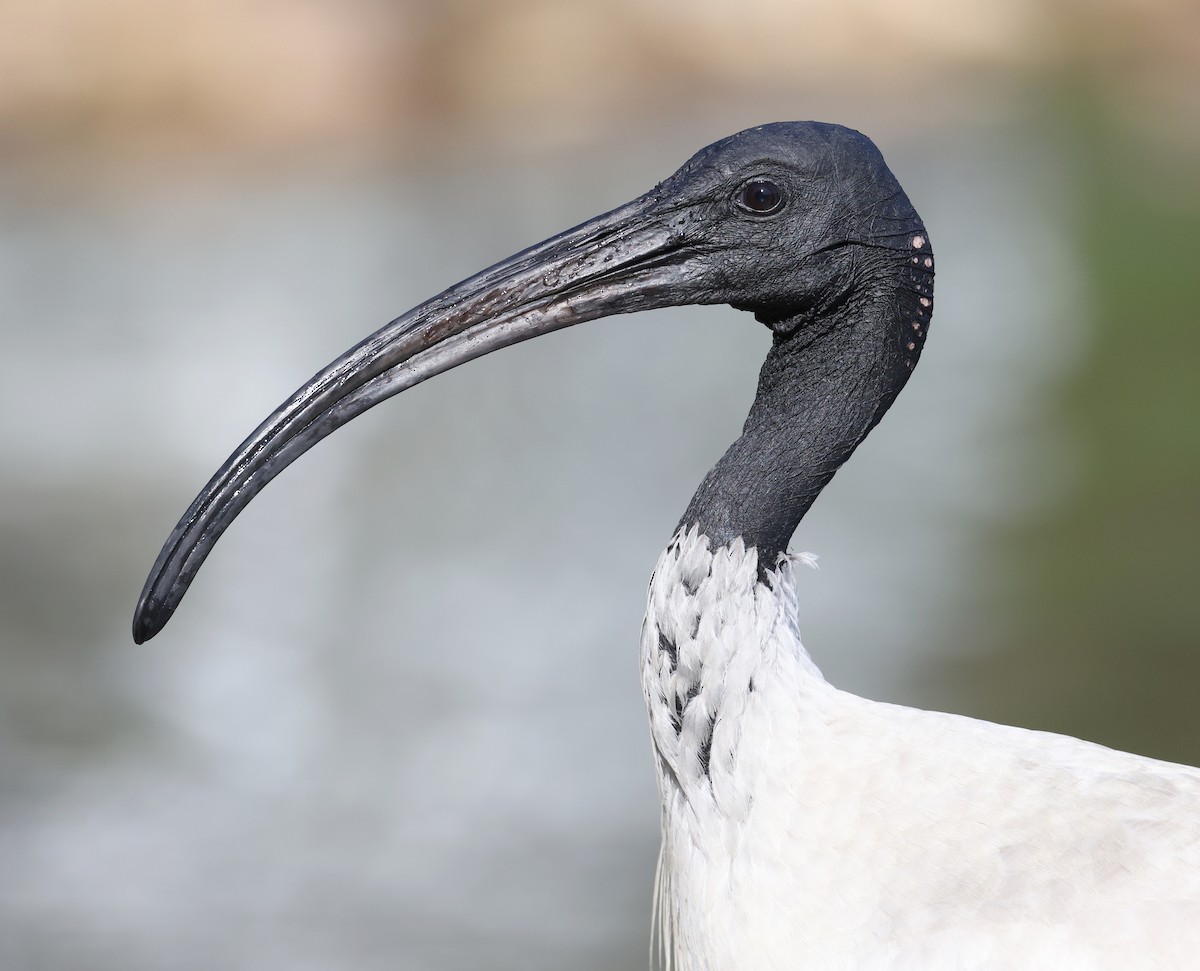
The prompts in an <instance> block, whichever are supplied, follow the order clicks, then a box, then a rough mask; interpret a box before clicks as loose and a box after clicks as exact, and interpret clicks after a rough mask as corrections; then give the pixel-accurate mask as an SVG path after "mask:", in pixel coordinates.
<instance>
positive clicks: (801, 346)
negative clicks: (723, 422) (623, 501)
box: [680, 237, 933, 570]
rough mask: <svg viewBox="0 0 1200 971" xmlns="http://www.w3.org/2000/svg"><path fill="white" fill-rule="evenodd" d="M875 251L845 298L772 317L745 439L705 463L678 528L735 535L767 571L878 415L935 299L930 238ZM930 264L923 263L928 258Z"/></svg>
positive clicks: (716, 541) (915, 354) (917, 344)
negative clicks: (867, 273) (866, 274)
mask: <svg viewBox="0 0 1200 971" xmlns="http://www.w3.org/2000/svg"><path fill="white" fill-rule="evenodd" d="M919 238H920V239H921V242H922V247H921V248H920V249H917V250H909V251H908V252H903V251H902V252H890V251H884V252H882V253H880V252H877V253H873V254H871V255H872V257H874V259H872V262H873V263H875V264H876V265H875V266H873V267H872V273H871V279H870V281H868V283H867V284H866V285H863V286H860V287H858V288H856V289H855V290H854V296H853V297H851V298H850V299H848V300H847V301H846V302H844V303H842V304H840V305H838V306H836V307H832V308H825V309H823V310H822V311H820V312H812V311H809V312H805V313H802V314H796V315H793V316H783V317H782V319H776V320H774V321H773V323H772V329H773V330H774V332H775V337H774V341H773V343H772V345H771V350H770V352H769V353H768V354H767V359H766V361H765V362H764V363H763V366H762V370H761V372H760V373H759V379H758V393H757V395H756V396H755V399H754V404H753V406H752V407H751V409H750V415H749V417H747V419H746V424H745V426H744V427H743V429H742V435H741V437H740V438H739V439H738V440H737V441H736V442H734V443H733V445H731V446H730V447H729V450H728V451H727V452H726V453H725V454H724V455H723V456H722V457H721V460H720V461H719V462H717V464H716V465H715V466H714V467H713V468H712V469H711V470H710V471H709V473H708V474H707V475H706V476H705V477H704V481H703V482H701V483H700V488H699V489H697V491H696V494H695V495H694V496H693V497H692V501H691V503H689V505H688V508H687V511H686V512H685V513H684V515H683V519H682V520H681V521H680V527H690V526H692V525H696V526H698V527H699V531H700V533H701V534H703V535H705V536H707V537H708V538H709V540H710V541H711V543H712V545H713V547H714V548H715V547H717V546H722V545H725V544H727V543H730V542H732V541H733V540H734V539H736V538H738V537H739V536H740V537H741V538H742V540H743V541H744V542H745V544H746V546H747V547H751V546H753V547H756V548H757V549H758V557H759V564H760V568H761V569H764V570H770V569H773V568H774V565H775V561H776V559H777V557H778V555H779V554H780V553H782V552H784V551H785V550H786V549H787V544H788V542H789V541H790V540H791V537H792V533H793V532H795V530H796V527H797V526H798V525H799V523H800V520H801V518H802V517H803V516H804V514H805V513H806V512H807V511H808V508H809V506H811V505H812V504H813V502H814V501H815V500H816V498H817V496H818V495H819V494H820V492H821V490H822V489H824V488H825V485H826V484H827V483H828V482H829V480H830V479H832V478H833V475H834V473H835V472H836V471H837V470H838V469H839V468H840V467H841V466H842V464H843V463H844V462H845V461H846V460H847V459H848V458H849V457H850V454H851V453H852V452H853V451H854V449H855V448H857V447H858V444H859V443H860V442H861V441H862V440H863V439H864V438H866V437H867V433H868V432H870V431H871V429H872V428H874V427H875V425H876V424H877V423H878V422H879V420H880V418H882V417H883V415H884V412H886V411H887V409H888V408H889V407H891V404H892V402H893V401H895V399H896V395H898V394H899V393H900V389H901V388H903V387H904V385H905V382H907V381H908V376H909V375H910V374H911V373H912V370H913V368H914V367H915V366H916V363H917V359H918V358H919V357H920V353H921V348H922V346H923V345H924V343H925V336H926V334H927V333H928V330H929V317H930V312H931V310H932V299H933V269H932V254H931V253H930V251H929V245H928V242H927V239H928V237H919ZM927 262H928V266H926V263H927Z"/></svg>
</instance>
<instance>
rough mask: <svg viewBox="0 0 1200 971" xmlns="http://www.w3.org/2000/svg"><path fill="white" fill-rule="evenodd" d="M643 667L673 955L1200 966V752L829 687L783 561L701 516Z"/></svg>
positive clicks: (665, 934) (862, 965)
mask: <svg viewBox="0 0 1200 971" xmlns="http://www.w3.org/2000/svg"><path fill="white" fill-rule="evenodd" d="M642 678H643V686H644V688H645V692H646V701H647V706H648V709H649V713H650V726H651V733H652V735H653V739H654V747H655V751H656V756H657V760H658V770H659V785H660V791H661V794H662V801H663V848H662V856H661V858H660V861H659V876H658V891H657V893H658V900H657V902H656V908H657V920H658V925H659V929H660V935H661V940H660V944H661V948H662V950H661V954H660V957H661V959H662V963H663V964H664V965H665V966H666V967H668V968H672V969H675V971H776V969H793V968H794V969H825V968H829V969H837V968H846V969H870V968H912V969H938V968H971V969H974V968H996V969H1011V968H1039V969H1040V968H1045V969H1063V968H1113V969H1122V971H1129V969H1135V968H1155V969H1161V968H1200V769H1194V768H1190V767H1188V766H1182V765H1174V764H1171V763H1167V762H1159V761H1155V760H1152V759H1146V758H1140V757H1137V756H1134V755H1128V754H1125V753H1122V752H1116V751H1113V750H1111V749H1107V748H1103V747H1101V746H1098V745H1094V744H1090V743H1088V742H1083V741H1080V740H1078V739H1074V738H1068V737H1066V736H1062V735H1052V734H1048V733H1044V732H1032V731H1026V730H1023V729H1017V728H1009V727H1006V726H1001V725H994V724H991V723H989V722H982V721H976V720H974V719H971V718H964V717H961V716H957V715H947V714H941V713H936V712H926V711H920V710H916V709H911V708H904V707H900V706H897V705H888V704H880V703H877V702H872V701H866V700H864V699H862V698H858V697H856V696H854V695H850V694H847V693H846V692H843V691H839V690H837V689H836V688H834V687H832V686H831V685H830V684H829V683H828V682H826V681H825V679H824V678H823V677H822V676H821V673H820V671H819V670H817V668H816V666H815V665H814V664H813V662H812V661H811V660H810V659H809V657H808V655H807V654H806V653H805V651H804V648H803V647H802V646H801V644H800V635H799V632H798V630H797V604H796V587H795V576H794V573H793V567H792V563H791V562H790V561H787V560H781V562H780V563H779V564H778V565H777V566H776V568H775V570H774V571H773V572H772V573H771V574H770V576H769V578H768V583H760V582H759V579H758V566H757V556H756V553H755V551H754V550H750V551H746V550H745V549H744V548H743V547H742V544H741V541H740V540H739V541H737V542H735V543H734V544H733V546H732V547H722V548H720V549H718V550H717V551H716V552H715V553H710V552H709V549H708V541H707V539H706V538H704V537H697V536H696V534H695V532H694V531H693V532H692V533H691V534H689V535H687V536H681V537H677V538H676V540H675V541H674V542H673V543H672V544H671V546H670V547H669V548H668V549H667V551H666V552H665V553H664V554H663V555H662V558H661V559H660V560H659V563H658V567H657V569H656V570H655V574H654V577H653V579H652V580H651V583H650V593H649V606H648V610H647V616H646V621H645V624H644V627H643V633H642ZM689 699H690V700H689ZM677 700H678V703H677ZM680 710H682V717H680V715H679V712H680ZM705 760H707V763H708V765H707V771H706V770H705V766H704V762H705Z"/></svg>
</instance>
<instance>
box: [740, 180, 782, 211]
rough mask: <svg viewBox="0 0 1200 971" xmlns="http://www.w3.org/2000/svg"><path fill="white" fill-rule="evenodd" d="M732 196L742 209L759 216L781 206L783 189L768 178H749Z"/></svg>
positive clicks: (776, 209) (777, 209)
mask: <svg viewBox="0 0 1200 971" xmlns="http://www.w3.org/2000/svg"><path fill="white" fill-rule="evenodd" d="M733 198H734V201H735V202H736V203H737V204H738V205H739V206H741V207H742V208H743V209H745V210H747V211H748V212H753V213H756V214H757V215H759V216H767V215H770V214H771V213H773V212H778V211H779V210H780V209H782V208H783V190H782V189H781V188H779V186H777V185H776V184H775V183H774V182H772V181H770V180H769V179H752V180H750V181H749V182H747V183H746V184H745V185H744V186H742V187H741V189H739V190H738V194H737V195H736V196H734V197H733Z"/></svg>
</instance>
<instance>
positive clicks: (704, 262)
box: [134, 122, 932, 642]
mask: <svg viewBox="0 0 1200 971" xmlns="http://www.w3.org/2000/svg"><path fill="white" fill-rule="evenodd" d="M917 241H920V242H919V243H918V242H917ZM922 246H926V244H925V242H924V229H923V228H922V226H921V223H920V220H919V219H918V218H917V215H916V213H915V212H913V209H912V206H911V205H910V204H909V202H908V199H907V198H906V197H905V195H904V193H903V191H902V190H901V189H900V187H899V185H898V184H897V183H896V180H895V178H894V177H893V176H892V174H891V172H890V171H888V168H887V166H886V165H885V164H884V162H883V159H882V157H881V156H880V154H879V152H878V150H877V149H876V148H875V146H874V145H873V144H872V143H871V141H870V140H869V139H867V138H866V137H865V136H863V135H860V134H859V133H858V132H854V131H851V130H850V129H847V128H842V127H839V126H837V125H825V124H819V123H816V122H792V123H784V124H775V125H764V126H762V127H760V128H753V129H750V130H748V131H744V132H741V133H739V134H737V135H733V136H731V137H730V138H726V139H724V140H722V141H719V142H717V143H715V144H713V145H710V146H709V147H708V148H705V149H703V150H701V151H700V152H698V153H697V154H696V155H695V156H693V157H692V159H691V160H690V161H688V162H687V164H686V165H684V166H683V167H682V168H681V169H680V170H679V171H678V172H676V173H675V174H674V175H672V176H671V177H670V178H668V179H666V180H665V181H663V182H661V183H659V185H657V186H656V187H655V188H654V189H652V190H651V191H650V192H648V193H646V194H645V195H643V196H641V197H639V198H637V199H635V200H633V201H632V202H630V203H628V204H627V205H624V206H621V207H620V208H618V209H614V210H613V211H612V212H609V213H606V214H604V215H602V216H598V217H596V218H595V219H592V220H590V221H588V222H586V223H583V224H581V225H579V226H576V227H575V228H574V229H570V230H567V231H566V232H564V233H561V234H559V235H558V236H554V237H552V238H551V239H548V240H546V241H545V242H543V243H539V244H538V245H536V246H533V247H531V248H529V249H527V250H524V251H523V252H521V253H518V254H516V255H515V256H513V257H510V258H509V259H507V260H504V261H502V262H500V263H497V264H496V265H495V266H492V267H490V268H489V269H486V270H484V271H483V272H481V273H479V274H477V275H475V276H473V277H471V278H469V279H467V280H464V281H463V282H462V283H460V284H457V285H456V286H454V287H451V288H450V289H448V290H446V291H444V292H443V293H441V294H439V295H438V296H436V297H433V298H432V299H431V300H428V301H426V302H425V303H423V304H421V305H420V306H418V307H416V308H414V309H413V310H411V311H409V312H408V313H406V314H404V315H403V316H401V317H397V318H396V319H395V320H393V321H392V322H391V323H389V324H388V325H387V326H385V327H383V328H382V329H380V330H379V331H377V332H375V333H374V334H372V335H371V336H370V337H368V338H366V339H365V340H363V341H362V342H361V343H360V344H358V345H356V346H355V347H353V348H351V349H350V350H349V351H347V352H346V353H345V354H343V355H342V356H341V357H339V358H338V359H337V360H336V361H334V362H333V363H331V364H330V365H329V366H327V367H326V368H325V369H324V370H322V371H321V372H320V373H318V374H317V375H315V376H314V377H313V378H312V379H311V380H309V381H308V382H307V383H306V384H304V385H303V386H302V387H301V388H300V389H299V390H297V391H296V393H295V394H294V395H292V397H291V398H289V399H288V400H287V401H286V402H284V403H283V404H282V405H281V406H280V407H279V408H278V409H277V410H276V411H275V412H274V414H272V415H271V416H270V417H269V418H267V420H266V421H264V422H263V423H262V424H261V425H260V426H259V427H258V429H256V430H255V432H254V433H253V434H252V435H251V436H250V437H249V438H248V439H246V441H245V442H243V443H242V445H241V446H240V447H239V448H238V450H237V451H236V452H235V453H234V454H233V455H232V456H230V458H229V459H228V460H227V461H226V463H225V464H224V465H223V466H222V467H221V469H220V470H218V472H217V474H216V475H215V476H213V478H212V479H211V480H210V481H209V483H208V485H207V486H205V488H204V489H203V490H201V492H200V494H199V495H198V496H197V497H196V499H195V501H194V502H193V503H192V505H191V507H189V509H188V510H187V512H186V513H185V514H184V516H183V518H182V519H181V520H180V521H179V524H178V525H177V526H176V527H175V529H174V531H173V532H172V533H171V536H170V537H169V538H168V540H167V542H166V544H165V545H164V546H163V549H162V551H161V552H160V553H159V556H158V560H157V561H156V562H155V565H154V568H153V569H152V571H151V573H150V576H149V578H148V579H147V581H146V585H145V588H144V589H143V591H142V596H141V599H140V601H139V603H138V607H137V611H136V613H135V616H134V638H135V639H136V640H137V641H139V642H140V641H143V640H145V639H146V638H148V637H153V636H154V634H156V633H157V632H158V631H159V630H160V629H161V628H162V626H163V625H164V624H165V623H166V622H167V620H168V619H170V617H171V615H172V613H173V612H174V610H175V607H176V606H177V605H178V603H179V601H180V600H181V599H182V597H183V595H184V593H185V592H186V591H187V588H188V586H189V584H190V583H191V581H192V578H193V577H194V576H195V573H196V571H197V570H198V569H199V568H200V565H201V563H202V562H203V561H204V559H205V557H206V556H207V555H208V553H209V551H210V550H211V549H212V547H213V545H214V544H215V543H216V541H217V539H218V538H219V537H220V536H221V534H222V533H223V532H224V530H225V529H226V527H228V525H229V524H230V523H231V522H232V521H233V519H234V518H235V517H236V516H237V514H238V513H239V512H240V511H241V510H242V509H243V508H244V507H245V506H246V504H247V503H248V502H249V501H250V500H251V499H252V498H253V497H254V496H255V495H257V494H258V492H259V491H260V490H261V489H262V487H263V486H264V485H265V484H266V483H267V482H269V481H270V480H271V479H272V478H273V477H274V476H275V475H277V474H278V473H279V472H280V471H282V470H283V469H284V468H285V467H286V466H287V465H288V464H289V463H291V462H292V461H293V460H294V459H296V458H297V457H298V456H299V455H301V454H302V453H303V452H305V451H306V450H307V449H308V448H310V447H311V446H312V445H313V444H315V443H316V442H318V441H320V439H322V438H324V437H325V436H326V435H328V434H330V433H331V432H332V431H334V430H335V429H336V428H338V427H340V426H341V425H343V424H344V423H345V422H347V421H349V420H350V419H352V418H354V417H355V416H356V415H359V414H361V413H362V412H363V411H365V410H367V409H368V408H370V407H372V406H373V405H375V404H377V403H378V402H380V401H383V400H384V399H386V398H388V397H390V396H391V395H394V394H396V393H398V392H400V391H403V390H404V389H406V388H409V387H412V386H413V385H414V384H417V383H418V382H420V381H423V380H425V379H426V378H429V377H432V376H433V375H436V374H439V373H441V372H442V371H445V370H447V369H448V368H451V367H454V366H456V365H458V364H461V363H464V362H465V361H469V360H472V359H473V358H476V357H479V356H481V355H483V354H486V353H489V352H490V351H493V350H496V349H497V348H500V347H505V346H507V345H509V344H513V343H516V342H517V341H521V340H527V339H529V338H531V337H536V336H537V335H539V334H544V333H547V332H549V331H552V330H557V329H560V328H562V327H568V326H571V325H573V324H576V323H580V322H582V321H586V320H593V319H595V318H597V317H604V316H608V315H611V314H617V313H628V312H630V311H634V310H645V309H651V308H654V307H664V306H671V305H679V304H692V303H708V304H711V303H728V304H732V305H734V306H735V307H739V308H742V309H747V310H752V311H754V313H755V314H756V316H757V317H758V318H759V319H760V320H762V321H764V322H766V323H768V324H769V325H770V326H771V327H772V328H773V329H774V331H775V334H776V339H775V345H774V347H773V348H772V352H771V355H770V356H769V357H768V359H767V363H766V364H765V365H764V368H763V372H762V378H761V380H760V385H759V396H758V399H757V400H756V403H755V408H754V410H753V411H752V412H751V416H750V420H748V422H747V426H746V427H747V434H744V435H743V436H742V438H741V439H739V443H738V445H736V446H735V448H734V449H731V450H730V452H729V453H727V454H726V457H725V459H723V460H722V464H721V465H718V467H717V469H714V471H713V473H710V475H709V477H708V478H707V479H706V480H705V485H703V486H702V487H701V491H700V492H699V493H697V495H696V498H694V499H693V501H692V506H691V507H689V511H688V516H689V517H691V520H690V521H694V522H698V523H700V524H702V525H707V527H708V528H710V529H711V532H710V535H711V536H713V537H714V538H715V539H724V538H727V537H731V536H734V535H738V536H742V537H743V538H745V539H746V540H747V543H748V545H755V544H761V545H762V546H763V549H764V550H767V548H768V547H774V546H778V545H780V544H781V543H786V540H787V536H790V529H788V528H787V527H788V524H789V523H791V525H792V526H794V524H795V522H794V521H793V518H795V521H798V516H796V510H797V509H801V514H802V509H806V508H807V504H804V503H798V502H796V501H793V499H794V496H793V494H794V493H796V492H797V490H799V491H800V492H802V493H804V494H805V495H809V494H810V493H811V494H812V495H813V496H815V491H814V490H816V491H819V488H820V485H822V484H823V483H824V481H827V480H828V476H831V475H832V474H833V469H836V467H837V465H839V464H840V463H841V462H842V461H844V460H845V457H846V456H848V455H849V452H850V451H851V450H852V449H853V447H854V445H856V444H857V442H858V441H860V440H861V438H862V436H863V435H865V434H866V429H867V428H869V425H870V424H873V423H874V421H877V420H878V415H879V414H882V410H883V409H886V407H887V405H888V404H890V403H891V399H892V398H893V397H894V396H895V393H896V392H897V391H898V390H899V388H900V387H901V386H902V385H903V382H904V380H905V379H906V378H907V370H905V369H906V368H907V369H911V367H912V365H913V364H914V363H915V359H916V353H918V352H919V345H918V344H917V343H914V340H921V339H923V337H924V328H923V326H920V325H918V324H917V323H915V321H917V320H918V319H925V318H918V317H917V316H915V314H916V312H917V311H916V309H912V310H911V312H910V307H909V305H910V304H911V305H912V308H916V307H917V301H918V299H921V300H925V305H926V308H927V306H928V297H929V295H930V294H931V293H932V290H931V286H932V283H931V281H932V263H931V258H930V266H929V267H928V268H923V269H922V270H921V272H922V273H923V274H924V276H921V278H920V279H919V280H918V279H917V277H916V276H913V275H912V274H914V273H916V270H917V268H918V267H917V263H916V262H913V253H914V252H917V251H919V253H920V256H921V258H924V257H925V254H926V253H927V252H928V250H927V247H926V248H925V249H921V247H922ZM922 288H923V289H922ZM898 321H899V322H898ZM910 324H911V326H912V327H913V328H915V330H914V331H913V332H911V333H910V332H909V331H908V330H907V328H909V327H910ZM918 331H919V337H917V338H914V336H913V334H915V333H917V332H918ZM898 333H899V335H900V337H899V339H898V338H897V334H898ZM830 335H834V336H833V337H831V336H830ZM834 337H836V339H834ZM905 348H908V349H907V350H905ZM912 348H916V349H917V350H916V351H915V352H914V351H913V349H912ZM859 371H862V372H863V374H865V377H864V376H863V375H862V374H858V372H859ZM839 375H840V376H841V377H842V378H843V379H844V380H841V381H840V384H839V382H838V381H834V382H833V384H831V383H830V380H831V378H836V377H838V376H839ZM806 382H808V383H809V385H810V387H809V388H808V390H806ZM813 395H817V396H818V397H819V399H820V400H821V401H824V402H825V405H824V406H823V407H822V408H817V409H813V408H808V407H806V406H805V405H804V402H805V401H807V400H810V399H811V398H812V396H813ZM864 401H865V404H864ZM864 409H865V410H864ZM864 414H865V415H867V416H868V418H869V423H868V424H867V425H866V426H865V427H864V419H863V415H864ZM756 428H757V429H768V431H769V434H763V435H758V436H757V437H756V436H754V435H751V434H750V432H751V431H752V430H753V429H756ZM822 428H825V429H826V431H824V432H823V431H822ZM789 429H790V431H789ZM806 436H807V437H806ZM830 443H833V444H830ZM847 443H849V444H848V445H847ZM834 445H836V447H833V446H834ZM827 446H828V447H827ZM738 449H740V451H738ZM806 461H807V462H809V463H810V464H811V463H815V464H816V466H817V467H819V468H820V469H821V470H822V475H824V478H823V479H822V478H821V476H817V477H815V478H814V477H811V476H809V477H806V476H804V475H801V474H799V473H798V472H797V470H798V469H801V470H802V467H803V465H804V463H805V462H806ZM825 472H827V473H828V474H827V475H825V474H824V473H825ZM762 484H766V485H767V486H769V488H766V489H762V488H758V486H759V485H762ZM706 490H707V491H706ZM807 502H811V498H809V499H808V500H807ZM685 521H688V517H685ZM784 533H786V535H784ZM781 536H782V537H783V538H782V540H781V539H780V537H781ZM768 552H769V550H768Z"/></svg>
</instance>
